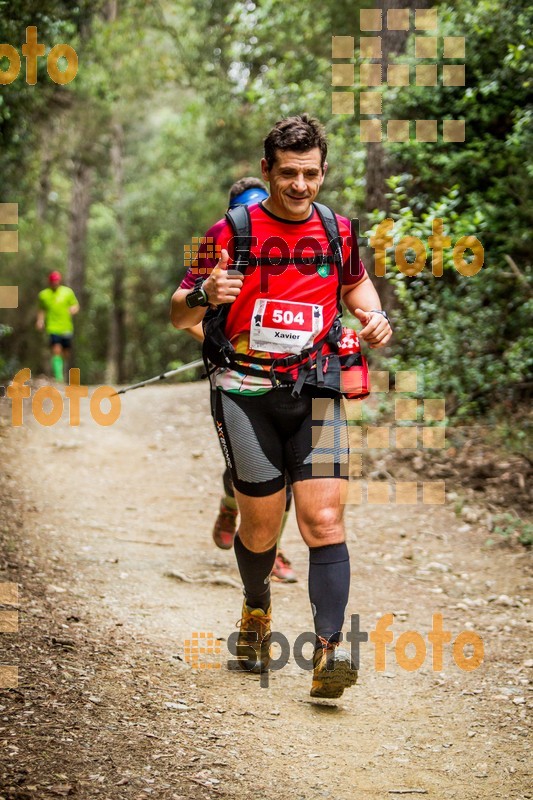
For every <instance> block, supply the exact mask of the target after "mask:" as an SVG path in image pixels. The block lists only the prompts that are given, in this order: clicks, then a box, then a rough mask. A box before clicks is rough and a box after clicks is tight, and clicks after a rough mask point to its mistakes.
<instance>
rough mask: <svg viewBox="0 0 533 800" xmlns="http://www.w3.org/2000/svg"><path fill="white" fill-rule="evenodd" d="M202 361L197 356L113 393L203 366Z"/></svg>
mask: <svg viewBox="0 0 533 800" xmlns="http://www.w3.org/2000/svg"><path fill="white" fill-rule="evenodd" d="M203 363H204V362H203V359H201V358H199V359H197V360H196V361H191V362H190V363H189V364H182V366H181V367H178V368H177V369H171V370H170V371H169V372H163V373H162V374H161V375H156V376H155V378H148V380H146V381H140V383H134V384H133V385H132V386H126V388H125V389H119V390H118V392H115V394H125V393H126V392H129V391H131V390H132V389H140V387H141V386H147V384H149V383H156V382H157V381H163V380H165V378H171V377H172V375H177V374H178V373H179V372H185V371H186V370H188V369H193V368H194V367H201V366H203Z"/></svg>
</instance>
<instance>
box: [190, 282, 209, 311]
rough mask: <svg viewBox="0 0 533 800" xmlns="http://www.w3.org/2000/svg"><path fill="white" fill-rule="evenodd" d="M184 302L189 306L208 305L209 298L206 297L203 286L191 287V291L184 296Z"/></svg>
mask: <svg viewBox="0 0 533 800" xmlns="http://www.w3.org/2000/svg"><path fill="white" fill-rule="evenodd" d="M185 303H186V304H187V306H188V307H189V308H196V307H197V306H208V305H209V300H208V299H207V292H206V291H205V289H204V288H203V286H199V287H198V288H197V289H193V290H192V292H189V294H188V295H187V296H186V297H185Z"/></svg>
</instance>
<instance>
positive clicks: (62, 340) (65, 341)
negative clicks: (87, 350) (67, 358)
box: [50, 333, 72, 350]
mask: <svg viewBox="0 0 533 800" xmlns="http://www.w3.org/2000/svg"><path fill="white" fill-rule="evenodd" d="M53 344H60V345H61V347H62V348H63V350H68V349H69V348H70V347H72V336H69V335H68V334H67V335H65V334H64V333H51V334H50V347H52V345H53Z"/></svg>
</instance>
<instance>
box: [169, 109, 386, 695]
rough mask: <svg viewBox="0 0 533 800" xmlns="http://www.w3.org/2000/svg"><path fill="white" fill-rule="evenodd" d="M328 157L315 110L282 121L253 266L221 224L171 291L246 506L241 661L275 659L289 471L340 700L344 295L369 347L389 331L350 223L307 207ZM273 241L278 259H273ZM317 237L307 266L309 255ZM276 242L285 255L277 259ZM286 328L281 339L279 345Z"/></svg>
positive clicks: (321, 653)
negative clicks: (213, 252) (210, 367)
mask: <svg viewBox="0 0 533 800" xmlns="http://www.w3.org/2000/svg"><path fill="white" fill-rule="evenodd" d="M326 155H327V142H326V137H325V133H324V129H323V128H322V126H321V125H320V123H319V122H318V121H317V120H315V119H313V118H311V117H310V116H308V115H307V114H303V115H301V116H295V117H289V118H287V119H283V120H281V121H279V122H278V123H277V124H276V125H275V126H274V128H273V129H272V130H271V131H270V133H269V134H268V135H267V137H266V139H265V141H264V158H263V159H262V161H261V170H262V175H263V177H264V179H265V180H266V181H267V182H268V183H269V185H270V196H269V198H268V199H267V200H265V201H263V202H262V203H260V204H259V205H257V206H255V207H253V208H252V209H250V222H251V233H252V240H251V255H250V258H249V260H248V261H249V263H248V265H246V260H247V259H246V258H245V259H244V262H243V261H242V251H241V254H237V260H236V262H235V263H236V265H237V266H238V267H239V268H240V269H239V272H236V270H235V269H231V268H232V266H234V261H233V260H234V257H235V255H236V254H235V253H234V251H233V247H232V239H233V236H234V234H233V229H232V227H231V225H230V224H228V222H227V221H226V220H221V221H220V222H218V223H217V225H215V226H214V228H213V229H212V231H214V232H215V241H216V243H217V244H219V245H220V247H221V257H220V259H219V260H218V262H216V261H215V260H214V259H213V260H211V262H210V263H209V266H211V267H213V269H212V271H211V272H210V274H209V275H208V277H207V278H206V280H205V281H203V283H202V286H201V289H198V288H197V289H194V290H193V291H192V292H185V291H184V290H182V289H178V290H177V291H176V292H175V293H174V295H173V298H172V305H171V320H172V323H173V324H174V326H175V327H177V328H186V327H191V326H192V325H196V324H197V323H198V322H200V321H201V320H202V319H203V318H204V316H205V320H204V330H205V333H206V341H205V344H204V350H205V354H206V358H209V361H210V362H211V363H212V364H214V365H216V366H217V367H218V369H217V370H216V371H215V372H214V373H213V379H214V381H215V384H216V387H217V391H216V405H215V425H216V429H217V434H218V438H219V440H220V443H221V447H222V450H223V453H224V454H225V458H226V463H227V464H228V466H229V467H230V469H231V474H232V479H233V483H234V486H235V495H236V497H237V502H238V505H239V510H240V514H241V522H240V527H239V531H238V533H237V535H236V537H235V542H234V550H235V555H236V558H237V564H238V567H239V571H240V574H241V578H242V581H243V584H244V594H245V597H244V604H243V609H242V615H241V620H240V632H239V638H238V642H237V658H238V661H239V664H240V666H241V667H242V668H243V669H245V670H249V671H251V672H259V671H262V670H265V669H268V664H269V660H270V624H271V613H272V611H271V597H270V583H269V575H270V572H271V569H272V565H273V563H274V559H275V556H276V539H277V533H278V531H279V525H280V521H281V517H282V514H283V509H284V505H285V489H284V484H285V472H288V473H289V476H290V479H291V481H292V487H293V494H294V501H295V507H296V517H297V521H298V526H299V529H300V533H301V535H302V537H303V539H304V541H305V542H306V544H307V545H308V547H309V597H310V601H311V607H312V611H313V617H314V626H315V637H316V638H315V653H314V657H313V665H314V668H313V679H312V686H311V696H313V697H340V695H341V694H342V693H343V691H344V689H345V688H347V687H349V686H352V685H353V684H354V683H355V682H356V680H357V670H356V669H355V665H354V664H353V663H352V661H351V657H350V654H349V653H348V652H346V651H345V650H344V649H343V648H342V647H340V646H339V642H340V640H341V637H342V633H341V631H342V627H343V623H344V614H345V608H346V605H347V602H348V593H349V587H350V565H349V554H348V550H347V547H346V543H345V536H344V526H343V508H344V507H343V503H342V496H343V494H342V490H343V488H346V484H345V481H346V480H347V479H348V437H347V428H346V419H345V417H344V415H343V413H342V408H341V404H340V401H341V397H340V394H339V392H340V362H339V357H338V356H337V355H336V343H335V341H336V340H337V341H338V338H339V337H340V331H339V328H340V323H338V322H336V317H337V313H338V295H339V294H340V296H341V297H342V300H343V302H344V304H345V306H346V307H347V308H348V310H349V311H350V312H351V313H352V314H353V315H354V316H355V317H356V318H357V319H358V320H359V322H360V323H361V324H362V330H361V331H360V333H359V336H360V338H361V339H363V340H364V341H366V342H367V343H368V344H369V346H370V347H382V346H383V345H385V344H386V343H387V342H388V340H389V339H390V337H391V335H392V330H391V327H390V325H389V322H388V318H387V316H386V314H385V313H384V312H382V311H381V307H380V302H379V298H378V295H377V292H376V290H375V288H374V286H373V285H372V282H371V281H370V279H369V277H368V275H367V274H366V272H365V269H364V267H363V265H362V263H361V262H359V260H358V259H357V258H354V261H355V263H353V264H352V259H351V255H352V253H351V251H352V249H353V250H354V252H355V250H356V243H355V242H352V240H351V238H350V226H349V223H348V220H347V219H345V218H343V217H340V216H338V215H335V217H334V220H336V225H337V226H338V231H339V234H340V239H339V238H337V241H335V237H330V235H329V233H328V230H327V229H329V231H330V230H331V216H330V212H328V210H327V209H324V207H320V206H317V205H314V204H313V201H315V198H316V197H317V195H318V192H319V190H320V187H321V186H322V183H323V181H324V176H325V173H326V170H327V162H326ZM274 237H275V238H274ZM303 237H305V239H304V238H303ZM274 243H275V244H276V246H277V248H278V250H276V251H275V255H276V256H277V257H278V258H277V260H276V259H274V261H273V262H272V263H270V262H269V258H268V256H269V255H270V252H269V248H270V249H272V247H273V245H274ZM304 245H305V247H304ZM309 247H311V251H312V252H313V254H314V256H313V258H312V259H311V262H312V263H310V260H309V258H304V256H306V255H307V254H308V253H309ZM279 249H283V251H284V253H283V254H284V255H285V254H286V253H287V252H288V254H289V256H288V257H286V258H284V260H283V264H281V265H280V259H279ZM239 250H241V247H240V245H239ZM326 254H327V255H326ZM276 263H277V265H278V266H273V264H276ZM265 265H266V266H265ZM228 267H229V268H230V271H228ZM241 270H243V271H244V274H243V273H242V271H241ZM267 280H268V285H266V284H267ZM339 290H340V291H339ZM208 305H209V306H210V307H221V308H220V310H219V312H218V313H216V312H215V311H213V309H212V308H210V310H209V311H208V313H207V316H206V310H207V306H208ZM276 320H278V322H279V324H278V326H277V328H276V325H275V324H274V323H275V321H276ZM282 335H283V340H282V341H283V342H287V344H282V343H281V341H280V342H278V343H277V344H273V342H275V341H276V339H279V338H280V337H281V336H282ZM267 342H271V343H272V344H267ZM226 343H228V344H226ZM229 343H231V344H229ZM211 345H214V346H211ZM300 347H301V350H300V352H298V349H299V348H300ZM218 351H220V355H217V353H218ZM268 359H270V360H268ZM272 359H276V360H274V361H273V360H272ZM217 362H218V363H217Z"/></svg>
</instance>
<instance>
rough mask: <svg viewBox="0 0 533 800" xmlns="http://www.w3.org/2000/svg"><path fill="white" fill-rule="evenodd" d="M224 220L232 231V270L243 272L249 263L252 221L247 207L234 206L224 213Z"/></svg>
mask: <svg viewBox="0 0 533 800" xmlns="http://www.w3.org/2000/svg"><path fill="white" fill-rule="evenodd" d="M226 220H227V222H228V223H229V225H230V227H231V229H232V231H233V245H234V246H233V260H234V264H233V269H238V270H239V271H240V272H242V273H243V274H244V270H245V269H246V267H247V266H248V265H249V263H250V247H251V243H252V242H251V238H252V236H251V233H252V220H251V219H250V212H249V210H248V206H245V205H242V206H235V208H229V209H228V210H227V211H226Z"/></svg>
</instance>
